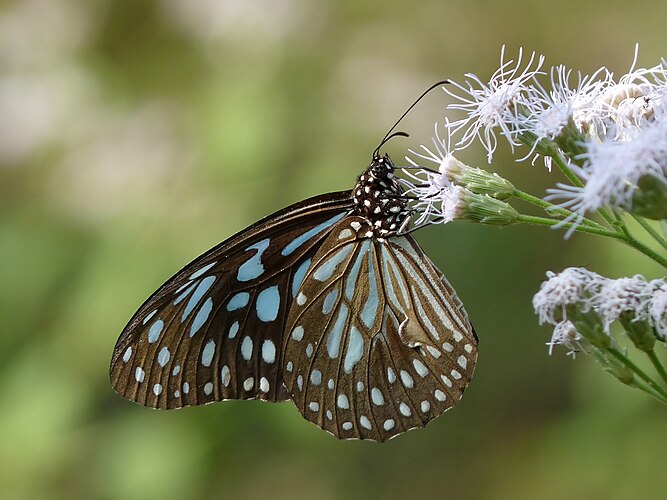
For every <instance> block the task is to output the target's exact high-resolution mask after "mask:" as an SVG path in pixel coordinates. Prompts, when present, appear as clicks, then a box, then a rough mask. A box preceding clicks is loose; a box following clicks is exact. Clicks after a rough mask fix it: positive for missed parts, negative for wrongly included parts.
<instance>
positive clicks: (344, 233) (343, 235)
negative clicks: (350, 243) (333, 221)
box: [338, 228, 352, 240]
mask: <svg viewBox="0 0 667 500" xmlns="http://www.w3.org/2000/svg"><path fill="white" fill-rule="evenodd" d="M350 236H352V231H350V230H349V229H347V228H345V229H343V230H342V231H341V232H340V234H339V235H338V239H339V240H344V239H345V238H349V237H350Z"/></svg>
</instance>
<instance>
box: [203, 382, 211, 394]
mask: <svg viewBox="0 0 667 500" xmlns="http://www.w3.org/2000/svg"><path fill="white" fill-rule="evenodd" d="M204 394H206V395H207V396H210V395H211V394H213V382H206V384H204Z"/></svg>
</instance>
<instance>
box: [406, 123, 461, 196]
mask: <svg viewBox="0 0 667 500" xmlns="http://www.w3.org/2000/svg"><path fill="white" fill-rule="evenodd" d="M444 129H445V132H446V133H447V137H446V138H445V139H442V138H441V137H440V133H439V127H438V124H437V123H436V124H435V132H434V137H433V138H432V142H433V148H434V151H432V150H430V149H429V148H427V147H426V146H424V145H423V144H422V145H421V152H420V151H414V150H412V149H410V150H408V152H409V153H410V154H412V155H414V156H416V157H417V158H419V159H421V160H425V161H426V162H427V163H434V164H435V166H436V167H437V171H434V170H433V169H431V168H429V167H424V166H423V165H421V164H420V163H421V162H418V161H416V160H414V159H413V158H411V157H409V156H406V157H405V159H406V160H407V161H408V162H409V163H410V164H411V165H412V166H414V167H416V168H417V170H416V172H414V173H413V172H410V170H407V169H406V175H407V176H408V177H410V178H411V179H413V180H415V181H418V182H420V183H424V182H426V183H428V184H429V185H431V186H432V187H434V189H435V190H439V189H442V188H445V187H447V186H449V185H450V184H451V182H452V180H453V178H454V176H455V175H457V174H458V173H459V172H460V167H459V165H460V164H461V162H460V161H459V160H457V159H456V157H455V156H454V151H456V149H454V150H452V147H451V145H452V130H451V128H450V127H449V122H448V121H447V120H445V125H444ZM406 187H407V188H408V189H409V188H411V187H412V186H410V185H407V186H406Z"/></svg>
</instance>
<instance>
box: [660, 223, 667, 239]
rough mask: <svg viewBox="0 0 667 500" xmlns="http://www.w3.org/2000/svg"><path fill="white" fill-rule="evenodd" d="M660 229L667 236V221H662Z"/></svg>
mask: <svg viewBox="0 0 667 500" xmlns="http://www.w3.org/2000/svg"><path fill="white" fill-rule="evenodd" d="M660 227H661V228H662V234H664V235H665V236H667V220H661V221H660Z"/></svg>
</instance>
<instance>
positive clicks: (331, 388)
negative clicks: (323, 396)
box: [327, 378, 334, 390]
mask: <svg viewBox="0 0 667 500" xmlns="http://www.w3.org/2000/svg"><path fill="white" fill-rule="evenodd" d="M327 387H328V388H329V390H333V388H334V381H333V379H332V378H330V379H329V381H328V382H327Z"/></svg>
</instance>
